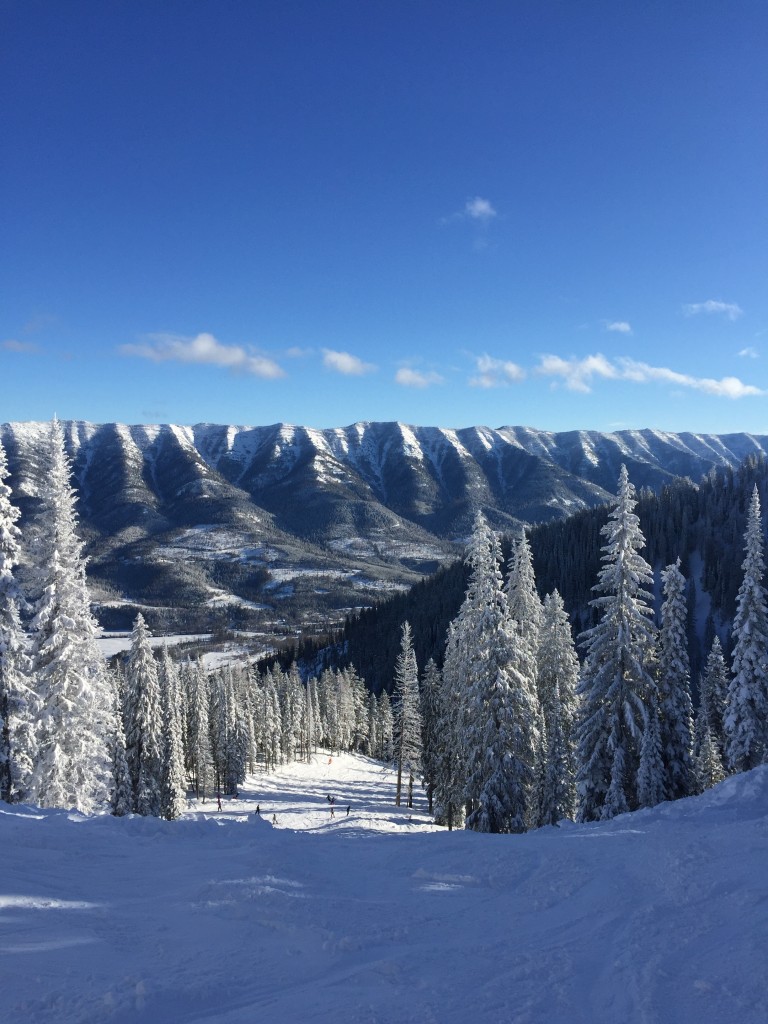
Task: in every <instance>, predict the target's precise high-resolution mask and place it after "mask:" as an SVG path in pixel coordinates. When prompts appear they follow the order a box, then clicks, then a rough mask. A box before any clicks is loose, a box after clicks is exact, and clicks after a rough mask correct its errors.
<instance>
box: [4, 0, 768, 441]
mask: <svg viewBox="0 0 768 1024" xmlns="http://www.w3.org/2000/svg"><path fill="white" fill-rule="evenodd" d="M0 40H1V41H0V95H2V96H3V97H4V100H3V103H2V106H1V108H0V137H2V139H3V144H2V160H0V206H1V210H0V214H1V216H0V223H2V235H3V246H2V248H3V255H2V267H1V269H0V370H1V372H0V379H1V380H2V395H3V402H2V408H1V409H0V419H2V420H27V419H46V418H49V417H50V416H51V415H52V414H53V413H54V412H55V413H57V414H58V415H59V416H60V417H62V418H77V419H89V420H92V421H96V422H104V421H111V420H121V421H124V422H157V421H162V422H168V421H170V422H179V423H194V422H202V421H208V422H232V423H246V424H265V423H274V422H278V421H284V422H293V423H301V424H307V425H313V426H340V425H344V424H347V423H351V422H353V421H355V420H361V419H370V420H393V419H400V420H404V421H406V422H410V423H422V424H438V425H443V426H454V427H459V426H467V425H471V424H480V423H482V424H487V425H489V426H500V425H503V424H523V425H528V426H535V427H541V428H547V429H552V430H568V429H575V428H591V429H601V430H610V429H617V428H622V427H647V426H648V427H656V428H661V429H668V430H694V431H716V432H729V431H738V430H748V431H752V432H755V433H768V370H767V369H766V363H767V361H768V287H767V285H768V244H767V242H768V230H767V229H768V204H767V197H768V188H767V187H766V186H767V183H768V130H767V129H768V123H767V122H768V61H767V60H766V53H768V5H766V4H765V3H764V2H763V0H753V2H750V0H732V2H729V3H721V2H714V0H690V2H682V0H681V2H661V0H659V2H653V0H651V2H649V0H643V2H639V0H638V2H636V3H633V2H626V3H620V4H619V3H615V2H614V0H584V2H580V3H575V2H570V0H568V2H566V0H564V2H562V3H557V2H550V0H531V2H513V0H507V2H494V0H483V2H482V3H477V2H474V0H466V2H461V3H457V2H451V0H440V2H438V0H432V2H419V0H408V2H405V0H386V2H384V0H382V2H379V0H364V2H361V0H354V2H342V0H307V2H292V0H284V2H277V0H269V2H267V0H248V2H241V0H226V2H214V0H210V2H209V0H162V2H158V0H130V2H128V0H126V2H110V3H103V2H101V0H94V2H80V0H67V2H66V3H58V2H55V0H46V2H40V0H10V2H9V0H4V2H2V3H0Z"/></svg>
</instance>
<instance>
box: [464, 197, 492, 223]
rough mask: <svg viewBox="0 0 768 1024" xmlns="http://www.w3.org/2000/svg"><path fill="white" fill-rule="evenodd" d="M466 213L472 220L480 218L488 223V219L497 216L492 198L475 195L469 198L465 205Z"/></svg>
mask: <svg viewBox="0 0 768 1024" xmlns="http://www.w3.org/2000/svg"><path fill="white" fill-rule="evenodd" d="M464 214H465V215H466V216H467V217H469V218H470V219H471V220H479V221H481V222H482V223H483V224H487V223H488V221H490V220H493V218H494V217H495V216H496V210H494V208H493V205H492V204H491V201H490V199H483V198H482V197H481V196H475V197H474V198H473V199H468V200H467V202H466V204H465V206H464Z"/></svg>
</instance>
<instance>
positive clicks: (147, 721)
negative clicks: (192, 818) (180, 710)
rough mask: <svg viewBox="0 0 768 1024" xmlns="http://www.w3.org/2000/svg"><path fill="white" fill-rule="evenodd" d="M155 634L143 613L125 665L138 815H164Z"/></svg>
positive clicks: (126, 709)
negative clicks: (153, 634) (154, 650)
mask: <svg viewBox="0 0 768 1024" xmlns="http://www.w3.org/2000/svg"><path fill="white" fill-rule="evenodd" d="M150 637H151V633H150V632H149V629H148V628H147V624H146V622H145V621H144V616H143V615H142V614H141V612H139V613H138V615H137V616H136V619H135V621H134V623H133V632H132V634H131V646H130V650H129V652H128V658H127V661H126V665H125V697H124V701H125V703H124V718H125V744H126V757H127V760H128V768H129V770H130V773H131V783H132V786H133V809H134V810H135V811H136V812H137V813H138V814H144V815H154V816H159V815H160V814H161V813H162V778H163V707H162V701H161V697H160V680H159V677H158V671H157V662H156V661H155V656H154V654H153V653H152V645H151V644H150Z"/></svg>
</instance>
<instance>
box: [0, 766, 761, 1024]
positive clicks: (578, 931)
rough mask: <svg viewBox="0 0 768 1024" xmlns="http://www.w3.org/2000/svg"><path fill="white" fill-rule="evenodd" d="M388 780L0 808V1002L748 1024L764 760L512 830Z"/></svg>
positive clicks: (44, 1009) (241, 1016)
mask: <svg viewBox="0 0 768 1024" xmlns="http://www.w3.org/2000/svg"><path fill="white" fill-rule="evenodd" d="M395 785H396V778H395V772H394V771H393V770H392V769H390V768H385V767H384V766H382V765H381V764H380V763H378V762H375V761H372V760H370V759H367V758H365V757H363V756H362V755H359V754H333V755H331V754H325V753H316V754H315V755H314V756H313V758H312V761H311V764H306V763H299V762H296V763H293V764H290V765H283V766H280V767H278V768H277V770H276V771H275V772H274V773H269V774H266V773H260V774H257V775H255V776H253V775H251V776H248V778H247V781H246V784H245V785H244V786H243V787H242V788H241V791H240V796H239V798H238V799H237V800H225V801H224V802H223V807H222V811H221V812H218V811H217V809H216V801H215V800H214V801H213V802H210V801H209V802H207V803H202V802H201V803H196V802H195V801H194V800H192V801H191V803H190V805H189V807H188V809H187V810H186V811H185V813H184V815H183V817H182V818H181V819H180V820H177V821H164V820H162V819H160V818H154V817H139V816H129V817H123V818H117V817H114V816H113V815H107V814H104V815H98V816H93V817H86V816H83V815H80V814H78V813H76V812H68V811H62V810H40V809H38V808H34V807H30V806H24V805H7V804H2V805H0V848H1V849H2V850H3V862H4V877H5V879H6V881H5V883H4V885H3V886H2V889H1V890H0V891H1V892H2V895H0V955H1V956H2V964H3V997H2V999H3V1012H2V1015H0V1016H1V1017H2V1019H3V1020H4V1021H8V1022H13V1024H54V1022H55V1024H103V1022H110V1024H128V1022H131V1024H193V1022H199V1024H202V1022H205V1024H214V1022H215V1024H260V1022H265V1024H266V1022H270V1024H272V1022H282V1024H292V1022H296V1024H299V1022H303V1024H307V1022H328V1024H353V1022H354V1024H406V1022H414V1024H416V1022H418V1024H423V1022H430V1024H434V1022H441V1024H444V1022H445V1024H450V1022H455V1024H465V1022H466V1021H472V1022H473V1024H617V1022H638V1024H639V1022H642V1024H702V1022H707V1024H727V1022H735V1021H738V1022H739V1024H763V1022H765V1021H766V1020H768V960H767V959H766V955H765V952H766V948H768V871H767V870H766V865H768V767H766V766H763V767H759V768H756V769H754V770H752V771H750V772H745V773H742V774H739V775H735V776H732V777H730V778H728V779H727V780H725V781H724V782H722V783H720V784H719V785H718V786H716V787H715V788H713V789H710V790H708V791H707V792H706V793H704V794H703V795H701V796H696V797H690V798H687V799H683V800H678V801H675V802H674V803H662V804H659V805H658V806H656V807H654V808H651V809H644V810H640V811H635V812H633V813H631V814H623V815H619V816H618V817H615V818H613V819H612V820H610V821H605V822H592V823H586V824H580V825H577V824H572V823H569V822H563V823H562V824H561V825H560V826H559V827H545V828H542V829H539V830H537V831H533V832H528V833H526V834H523V835H489V834H482V833H477V832H472V831H470V830H457V831H454V832H452V833H448V832H446V831H445V830H444V829H442V830H440V832H439V833H437V832H435V831H434V829H435V826H434V825H433V824H432V823H431V821H430V818H429V816H428V814H427V808H426V801H425V798H424V795H423V793H422V791H421V790H417V791H416V794H415V807H414V808H413V809H412V810H411V809H408V808H407V807H405V806H402V807H395V806H394V792H395ZM328 796H333V797H334V798H335V799H334V807H335V814H334V817H333V819H332V818H331V815H330V805H329V803H328V800H327V797H328ZM257 804H258V805H259V808H260V815H259V816H258V817H257V816H256V814H255V809H256V806H257ZM347 806H350V813H349V816H347V814H346V808H347ZM273 815H275V817H276V820H277V825H276V827H275V826H273V825H272V816H273Z"/></svg>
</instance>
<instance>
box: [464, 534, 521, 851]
mask: <svg viewBox="0 0 768 1024" xmlns="http://www.w3.org/2000/svg"><path fill="white" fill-rule="evenodd" d="M469 557H470V558H471V559H472V561H471V564H472V567H473V584H474V598H475V600H476V602H477V617H476V632H475V635H474V636H473V637H471V638H469V644H468V646H469V648H470V658H469V662H468V665H467V668H468V672H467V698H466V700H467V716H466V718H467V724H466V733H465V737H464V743H463V745H464V750H465V753H466V759H467V784H466V794H465V795H466V798H467V802H468V806H469V807H470V808H471V809H470V813H469V815H468V817H467V822H466V827H467V828H472V829H475V830H476V831H479V832H523V831H524V830H525V828H526V827H527V824H528V823H529V817H530V815H531V810H532V807H531V799H532V795H533V789H534V787H533V781H534V767H535V763H536V756H537V751H538V749H539V747H538V741H539V729H538V721H537V711H538V707H537V700H536V697H535V691H534V681H533V679H532V678H531V674H530V668H531V665H532V664H533V657H532V651H531V649H529V648H528V646H527V645H526V644H525V642H524V640H523V629H522V628H521V627H522V624H518V623H517V622H516V621H515V620H513V619H511V618H510V615H509V608H508V606H507V601H506V597H505V594H504V591H503V588H502V578H501V568H500V564H501V551H500V548H499V543H498V539H497V537H496V535H495V534H494V533H492V532H491V531H490V530H488V529H487V527H486V526H485V524H484V522H481V521H478V523H477V524H476V532H475V535H474V536H473V540H472V543H471V548H470V556H469Z"/></svg>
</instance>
